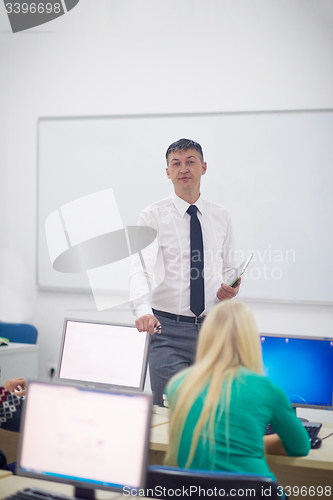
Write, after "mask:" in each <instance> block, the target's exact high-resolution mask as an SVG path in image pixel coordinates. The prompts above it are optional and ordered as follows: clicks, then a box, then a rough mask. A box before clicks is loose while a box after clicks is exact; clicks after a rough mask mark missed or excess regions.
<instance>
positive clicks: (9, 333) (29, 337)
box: [0, 321, 37, 344]
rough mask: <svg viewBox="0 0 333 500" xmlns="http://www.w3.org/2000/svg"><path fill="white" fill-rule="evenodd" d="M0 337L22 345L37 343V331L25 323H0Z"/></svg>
mask: <svg viewBox="0 0 333 500" xmlns="http://www.w3.org/2000/svg"><path fill="white" fill-rule="evenodd" d="M0 337H4V338H6V339H8V340H9V341H10V342H16V343H22V344H36V343H37V329H36V328H35V327H34V326H33V325H28V324H26V323H3V322H2V321H0Z"/></svg>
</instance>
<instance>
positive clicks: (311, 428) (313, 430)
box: [265, 422, 322, 439]
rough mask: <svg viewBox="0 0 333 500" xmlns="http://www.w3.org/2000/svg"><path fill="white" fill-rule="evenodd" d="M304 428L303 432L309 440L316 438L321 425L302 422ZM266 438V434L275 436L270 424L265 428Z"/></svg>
mask: <svg viewBox="0 0 333 500" xmlns="http://www.w3.org/2000/svg"><path fill="white" fill-rule="evenodd" d="M302 424H303V425H304V427H305V430H306V431H307V433H308V434H309V438H310V439H311V438H314V437H317V436H318V433H319V431H320V429H321V426H322V424H320V423H318V422H302ZM265 434H266V436H267V434H275V430H274V429H273V427H272V424H268V425H267V427H266V433H265Z"/></svg>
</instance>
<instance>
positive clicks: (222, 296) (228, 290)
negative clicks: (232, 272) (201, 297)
mask: <svg viewBox="0 0 333 500" xmlns="http://www.w3.org/2000/svg"><path fill="white" fill-rule="evenodd" d="M241 281H242V279H241V278H239V279H238V280H237V281H236V283H235V284H234V286H229V285H227V284H226V283H221V288H219V289H218V291H217V293H216V296H217V298H218V299H219V300H229V299H233V298H234V297H236V295H237V293H238V292H239V287H240V284H241Z"/></svg>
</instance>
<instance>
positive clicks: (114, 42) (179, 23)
mask: <svg viewBox="0 0 333 500" xmlns="http://www.w3.org/2000/svg"><path fill="white" fill-rule="evenodd" d="M332 25H333V2H332V0H316V2H313V1H312V0H294V1H293V2H290V0H270V1H269V2H267V0H232V1H231V0H219V1H217V0H182V1H181V2H180V1H179V0H159V1H158V2H157V1H156V0H80V2H79V4H78V5H77V7H75V8H74V9H73V10H72V11H70V12H69V13H68V14H67V15H66V16H63V17H61V18H59V19H57V20H55V21H53V22H51V23H49V24H45V25H42V26H40V27H38V28H34V29H32V30H29V31H27V32H22V33H17V34H12V33H11V32H10V27H9V23H8V20H7V18H6V14H5V11H4V7H3V4H2V6H1V5H0V58H1V59H0V62H1V78H0V109H1V115H0V141H1V143H0V161H1V182H0V231H1V233H0V318H1V319H2V320H4V321H26V322H31V323H33V324H35V325H36V326H37V328H38V331H39V345H40V370H39V373H40V376H45V375H46V371H47V366H48V364H49V363H50V362H53V361H54V360H56V359H57V355H58V353H57V351H58V348H59V343H60V336H61V328H62V321H63V318H64V316H65V315H66V314H68V313H66V310H71V311H73V310H76V309H80V310H85V309H93V308H94V303H93V299H92V296H90V295H72V294H56V293H41V292H38V291H37V290H36V285H35V282H36V280H35V274H36V174H37V170H36V164H37V161H36V150H37V146H36V124H37V118H38V117H40V116H78V115H106V114H108V115H111V114H135V113H144V114H146V113H165V112H166V113H175V112H204V111H237V110H239V111H251V110H279V109H281V110H284V109H289V110H295V109H327V108H333V92H332V89H333V64H332V53H333V50H332V49H333V29H332V27H333V26H332ZM175 139H177V138H175ZM166 146H167V144H166ZM123 154H124V158H126V151H124V152H123ZM162 155H163V152H162V153H161V165H162V166H164V163H163V162H164V160H163V157H162ZM110 168H119V167H118V166H117V165H110ZM268 168H269V165H268ZM143 175H144V172H143ZM300 176H301V172H300ZM166 182H167V180H166ZM154 200H155V196H154V193H152V201H154ZM331 215H332V214H328V217H329V216H331ZM311 264H312V263H309V265H311ZM309 286H311V283H309ZM251 306H252V308H253V311H254V313H255V316H256V319H257V322H258V324H259V328H260V330H261V331H265V332H280V333H306V334H309V335H311V334H313V333H314V334H317V335H318V334H323V335H327V336H328V335H331V336H332V335H333V332H332V324H333V321H332V320H333V307H329V306H309V305H306V306H305V305H293V304H274V303H269V304H268V303H267V304H264V303H253V304H251ZM73 314H74V313H73ZM73 314H72V315H73ZM78 314H81V313H78ZM82 314H85V313H82ZM104 314H105V315H106V314H107V313H104ZM104 317H106V316H104ZM113 317H115V318H116V319H118V318H119V319H130V318H131V315H130V313H128V312H118V313H114V315H113ZM18 375H19V374H18Z"/></svg>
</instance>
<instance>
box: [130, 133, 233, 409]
mask: <svg viewBox="0 0 333 500" xmlns="http://www.w3.org/2000/svg"><path fill="white" fill-rule="evenodd" d="M166 161H167V167H166V174H167V177H168V178H169V179H170V180H171V182H172V184H173V193H172V194H171V196H170V197H168V198H165V199H163V200H160V201H158V202H156V203H153V204H152V205H150V206H149V207H147V208H146V209H145V210H143V211H142V212H141V214H140V220H139V225H145V226H149V227H152V228H154V229H155V230H156V231H157V241H158V245H157V247H156V248H155V250H154V249H151V255H149V254H148V256H147V253H146V255H145V256H144V258H145V264H146V267H145V270H144V273H143V271H142V268H140V266H138V267H137V270H135V266H134V271H133V272H132V275H131V288H132V289H134V290H138V289H140V286H142V290H144V286H145V284H144V282H145V280H147V281H148V283H149V285H150V291H149V292H147V293H146V294H144V293H143V294H142V295H141V298H136V299H135V300H133V301H132V305H133V309H134V314H135V315H136V317H137V320H136V327H137V329H138V330H139V331H147V332H149V333H150V334H153V333H154V331H156V328H157V327H159V326H161V329H160V330H159V333H157V334H155V335H153V337H152V339H151V345H150V352H149V369H150V380H151V386H152V391H153V396H154V404H158V405H161V404H163V391H164V388H165V386H166V384H167V382H168V380H169V379H170V378H171V377H172V376H173V375H174V374H175V373H177V372H178V371H179V370H182V369H183V368H186V367H187V366H189V365H191V364H192V362H193V360H194V356H195V349H196V344H197V336H198V332H199V330H200V326H201V323H202V321H203V319H204V317H205V315H206V314H207V312H208V311H209V310H210V309H211V308H212V307H213V305H214V304H215V301H216V298H217V299H218V300H221V301H222V300H226V299H230V298H233V297H234V296H235V295H236V294H237V293H238V289H239V285H240V282H239V283H237V284H236V286H235V287H234V288H232V287H230V286H228V285H226V284H225V283H223V281H224V276H225V273H226V272H228V270H230V269H233V268H235V267H236V263H235V262H234V258H233V232H232V224H231V220H230V215H229V213H228V212H227V210H226V209H225V208H223V207H222V206H220V205H217V204H215V203H211V202H209V201H207V200H205V199H204V198H203V197H202V196H201V195H200V185H201V177H202V176H203V175H205V174H206V171H207V163H206V162H205V161H204V157H203V151H202V148H201V146H200V144H198V143H197V142H194V141H192V140H190V139H180V140H178V141H176V142H174V143H173V144H171V145H170V146H169V147H168V149H167V151H166ZM190 207H191V208H190ZM187 210H189V212H188V211H187ZM193 211H194V214H193ZM194 219H197V220H198V221H199V223H200V227H201V233H202V240H203V252H202V250H200V251H197V252H196V254H194V251H192V258H194V260H197V261H200V262H201V263H202V266H203V271H199V272H198V270H197V269H196V268H194V264H193V261H192V262H191V235H190V231H192V229H191V227H192V226H191V224H192V220H193V223H194V224H197V220H196V221H195V220H194ZM161 262H163V266H161V265H160V264H161ZM197 276H199V277H200V276H203V278H204V279H203V281H202V282H201V283H202V285H201V286H202V290H201V291H200V293H199V294H198V293H197V292H195V293H193V291H192V296H195V297H196V298H198V296H199V295H200V296H201V299H202V304H199V306H197V305H196V307H193V302H191V291H190V289H191V286H192V284H191V286H190V282H191V281H192V282H193V281H194V280H195V279H196V277H197ZM136 295H140V294H138V293H136Z"/></svg>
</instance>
